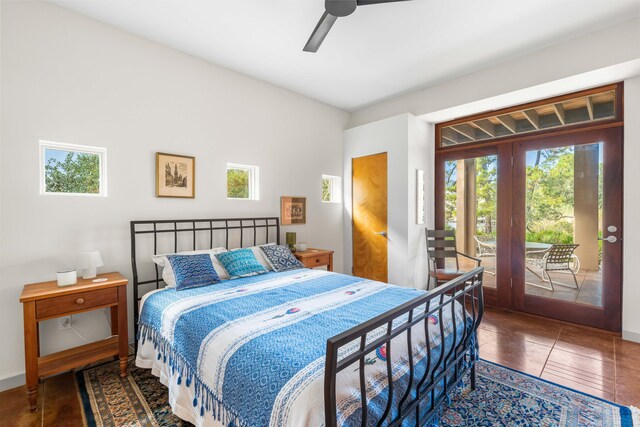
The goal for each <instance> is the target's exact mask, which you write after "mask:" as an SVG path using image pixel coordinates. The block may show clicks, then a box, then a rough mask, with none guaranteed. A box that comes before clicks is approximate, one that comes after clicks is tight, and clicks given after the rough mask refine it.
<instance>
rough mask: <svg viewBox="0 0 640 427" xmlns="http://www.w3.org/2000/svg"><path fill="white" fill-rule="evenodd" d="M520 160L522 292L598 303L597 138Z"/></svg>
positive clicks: (599, 195)
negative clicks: (523, 168) (522, 164)
mask: <svg viewBox="0 0 640 427" xmlns="http://www.w3.org/2000/svg"><path fill="white" fill-rule="evenodd" d="M525 161H526V187H525V194H526V202H525V292H526V294H527V295H536V296H540V297H545V298H552V299H557V300H562V301H567V302H573V303H580V304H588V305H593V306H596V307H602V273H601V271H602V240H599V239H601V238H602V202H603V197H602V196H603V191H602V190H603V186H602V185H603V166H604V162H603V144H602V142H598V143H594V144H583V145H575V146H574V145H569V146H563V147H555V148H543V149H535V150H528V151H527V152H526V155H525Z"/></svg>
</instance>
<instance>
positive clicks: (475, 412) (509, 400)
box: [440, 360, 633, 427]
mask: <svg viewBox="0 0 640 427" xmlns="http://www.w3.org/2000/svg"><path fill="white" fill-rule="evenodd" d="M476 366H477V368H476V372H477V382H476V390H475V391H471V389H470V388H469V384H468V383H469V380H468V378H467V379H466V381H465V382H464V386H463V387H461V388H460V389H458V390H457V392H456V394H455V395H454V396H452V402H451V405H449V406H448V407H447V409H445V411H444V413H443V415H442V418H441V420H440V425H442V426H452V427H453V426H505V427H506V426H509V427H510V426H562V427H578V426H580V427H582V426H594V427H595V426H597V427H631V426H632V425H633V421H632V414H631V409H630V408H628V407H625V406H620V405H618V404H615V403H612V402H608V401H606V400H603V399H600V398H598V397H595V396H591V395H588V394H585V393H582V392H580V391H576V390H573V389H569V388H567V387H564V386H561V385H559V384H555V383H552V382H549V381H546V380H543V379H540V378H537V377H533V376H531V375H528V374H525V373H522V372H519V371H516V370H513V369H510V368H507V367H504V366H501V365H498V364H495V363H491V362H487V361H485V360H481V361H479V362H478V364H477V365H476Z"/></svg>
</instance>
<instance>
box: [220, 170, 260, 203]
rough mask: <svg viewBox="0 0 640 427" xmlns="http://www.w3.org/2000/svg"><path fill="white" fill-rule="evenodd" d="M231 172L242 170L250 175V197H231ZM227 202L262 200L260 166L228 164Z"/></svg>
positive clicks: (226, 176)
mask: <svg viewBox="0 0 640 427" xmlns="http://www.w3.org/2000/svg"><path fill="white" fill-rule="evenodd" d="M229 170H242V171H247V172H248V173H249V182H248V184H249V197H229ZM225 180H226V184H227V185H226V186H225V189H226V193H227V200H251V201H258V200H260V166H254V165H242V164H239V163H227V168H226V169H225Z"/></svg>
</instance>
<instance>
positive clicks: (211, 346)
mask: <svg viewBox="0 0 640 427" xmlns="http://www.w3.org/2000/svg"><path fill="white" fill-rule="evenodd" d="M423 293H424V291H419V290H415V289H409V288H403V287H399V286H393V285H387V284H384V283H379V282H374V281H369V280H364V279H361V278H357V277H353V276H346V275H341V274H336V273H329V272H326V271H321V270H307V269H300V270H294V271H289V272H283V273H268V274H264V275H260V276H253V277H247V278H242V279H238V280H230V281H224V282H222V283H219V284H216V285H212V286H206V287H200V288H195V289H188V290H183V291H179V292H178V291H176V290H175V289H165V290H163V291H160V292H156V293H153V294H151V295H149V296H148V297H147V298H146V299H145V300H144V303H143V306H142V309H141V314H140V323H139V331H138V340H139V344H140V345H143V346H144V345H146V346H147V347H148V346H149V344H150V343H152V344H153V348H154V353H155V355H154V357H155V360H154V363H155V364H157V365H159V364H161V365H162V366H164V368H165V372H166V375H165V377H167V378H165V379H164V382H165V383H169V384H168V385H170V386H169V390H170V393H171V392H172V390H173V389H175V387H180V388H183V389H184V388H186V389H188V390H189V392H190V394H189V396H190V398H191V397H192V398H193V401H192V402H190V403H191V405H192V415H189V416H188V417H187V418H189V419H188V421H191V422H194V423H195V424H202V423H201V422H199V421H198V417H205V418H209V419H210V418H213V419H214V420H215V421H217V423H216V424H219V425H223V426H239V427H240V426H251V427H255V426H267V425H271V426H287V425H290V426H297V425H305V426H308V425H323V424H324V399H323V378H324V363H325V352H326V342H327V339H328V338H330V337H332V336H334V335H336V334H338V333H340V332H343V331H345V330H347V329H350V328H352V327H354V326H356V325H359V324H361V323H362V322H364V321H366V320H368V319H371V318H373V317H375V316H377V315H379V314H382V313H384V312H386V311H388V310H390V309H392V308H394V307H397V306H398V305H400V304H402V303H404V302H406V301H409V300H411V299H413V298H415V297H417V296H419V295H421V294H423ZM443 317H444V318H443V319H438V317H437V316H432V317H431V318H430V319H429V321H430V322H431V323H432V324H434V325H437V324H438V322H441V321H442V322H444V329H445V349H449V348H450V347H451V345H452V338H451V337H452V335H453V334H451V333H450V332H451V331H452V330H453V327H454V326H453V325H454V323H455V325H456V326H455V327H456V328H458V334H457V336H458V337H460V336H461V335H462V330H463V328H464V316H463V310H462V307H460V306H457V309H456V314H455V317H456V319H455V322H453V321H452V319H451V318H450V317H451V316H450V314H449V313H447V314H445V315H443ZM420 331H422V332H420ZM382 333H384V331H382V330H381V331H376V332H374V333H371V334H369V336H368V339H370V340H373V339H375V338H376V337H377V336H379V335H380V334H382ZM420 333H421V334H422V336H421V337H420ZM425 339H426V338H425V336H424V328H422V327H421V328H416V329H415V333H414V338H413V342H414V344H415V347H414V348H413V349H412V350H411V351H412V352H413V354H414V361H415V362H416V366H415V370H416V371H415V373H416V376H417V377H419V376H420V375H421V374H422V373H424V371H425V369H427V368H426V363H425V359H426V357H425V356H426V352H425V344H426V341H425ZM429 340H430V342H431V347H432V348H433V349H434V350H432V356H434V357H435V358H437V356H438V354H439V351H440V349H441V342H442V339H441V337H440V336H439V327H437V328H436V327H434V328H432V331H431V333H430V336H429ZM406 341H407V340H406V337H405V338H404V339H403V338H402V335H400V336H399V337H397V338H396V339H394V341H393V342H392V344H391V346H392V350H393V351H392V352H391V353H392V366H393V378H394V390H395V391H394V400H397V399H398V396H399V395H401V394H402V393H401V392H402V390H406V387H407V382H408V380H407V378H408V362H407V354H408V351H409V349H408V348H407V344H406ZM358 344H359V343H353V345H351V346H346V347H345V348H343V349H342V351H341V353H340V355H341V356H344V355H346V354H348V352H349V351H353V350H355V349H356V348H357V345H358ZM140 359H141V355H140V352H139V354H138V360H137V362H138V365H139V366H146V367H148V364H145V363H144V361H142V360H140ZM385 363H386V348H384V347H381V348H378V349H377V350H376V351H375V353H373V352H372V354H371V355H369V357H368V358H367V360H366V368H365V372H366V377H367V392H368V393H367V394H368V397H369V400H370V401H371V403H370V406H369V411H370V412H369V414H370V416H369V420H370V421H371V423H372V424H373V422H377V418H379V417H380V416H381V414H382V413H383V412H384V408H385V406H386V402H387V389H388V387H387V385H388V384H387V379H386V368H385ZM358 384H359V382H358V365H354V366H353V369H352V368H347V369H345V370H344V371H342V372H341V373H340V374H339V375H338V378H337V401H338V419H339V424H341V425H360V420H361V418H360V416H361V414H360V389H359V385H358ZM396 384H397V386H396ZM172 386H173V387H172ZM175 400H176V399H175V396H174V398H173V400H172V398H171V396H170V401H175ZM394 406H395V405H394ZM174 411H175V408H174ZM181 413H182V415H181V416H182V417H183V418H185V416H184V411H183V412H181ZM392 413H393V412H392ZM179 415H180V414H179Z"/></svg>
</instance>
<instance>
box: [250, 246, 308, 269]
mask: <svg viewBox="0 0 640 427" xmlns="http://www.w3.org/2000/svg"><path fill="white" fill-rule="evenodd" d="M260 249H262V252H263V253H264V256H265V257H266V258H267V261H268V262H269V264H271V267H273V271H287V270H293V269H295V268H304V265H302V263H301V262H300V261H298V259H297V258H296V257H294V256H293V254H292V253H291V251H290V250H289V248H288V247H287V246H284V245H264V246H260Z"/></svg>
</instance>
